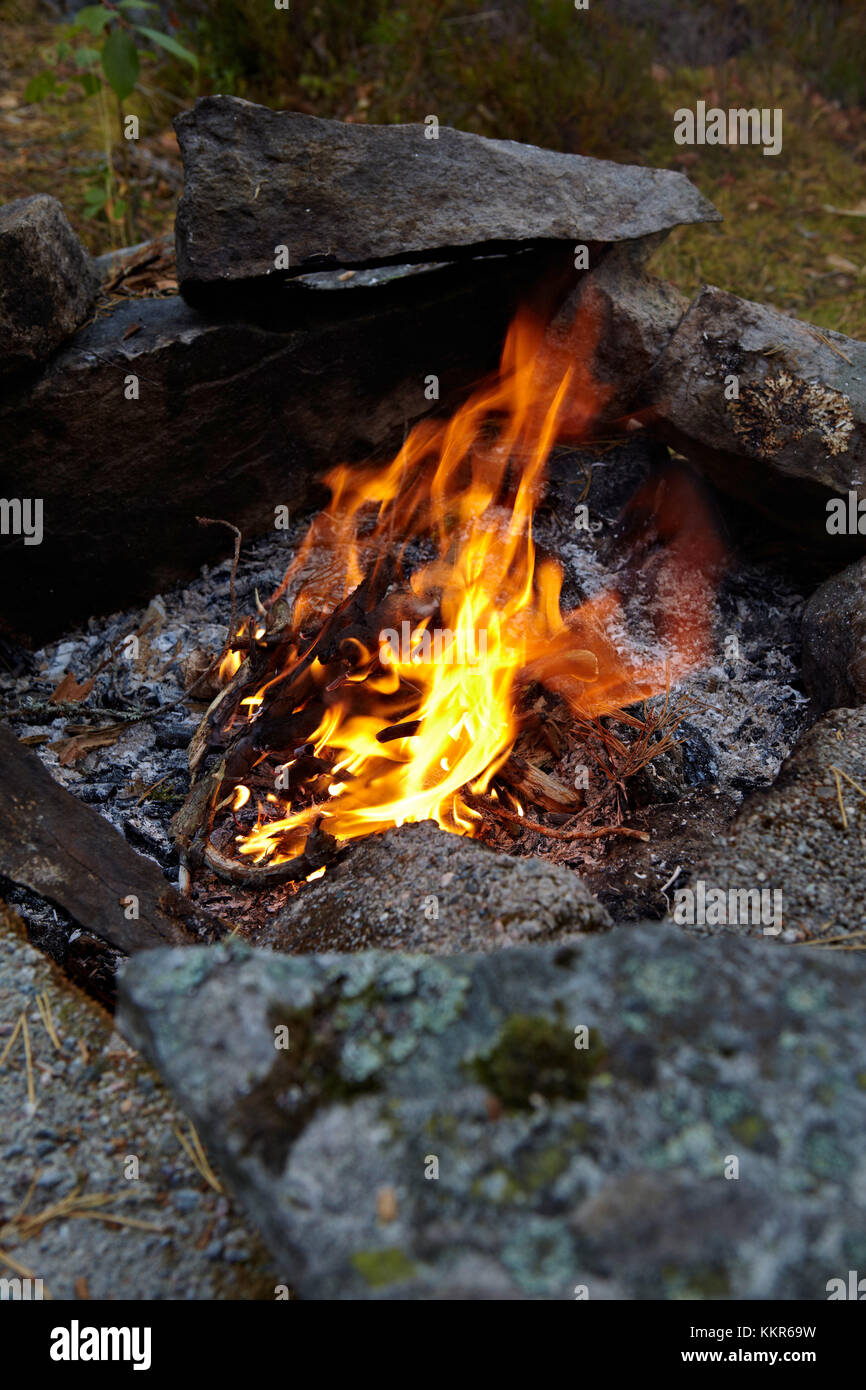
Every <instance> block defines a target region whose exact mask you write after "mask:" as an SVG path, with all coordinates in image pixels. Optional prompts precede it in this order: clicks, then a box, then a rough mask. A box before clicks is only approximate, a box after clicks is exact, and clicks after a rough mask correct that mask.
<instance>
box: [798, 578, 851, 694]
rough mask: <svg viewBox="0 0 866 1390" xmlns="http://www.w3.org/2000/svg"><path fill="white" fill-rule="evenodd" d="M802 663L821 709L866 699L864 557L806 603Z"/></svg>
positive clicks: (811, 690)
mask: <svg viewBox="0 0 866 1390" xmlns="http://www.w3.org/2000/svg"><path fill="white" fill-rule="evenodd" d="M802 664H803V682H804V684H805V686H806V689H807V690H808V692H809V694H810V695H811V696H812V699H813V700H814V701H815V704H816V705H817V707H818V708H819V709H820V710H828V709H836V708H838V707H839V706H843V705H844V706H849V707H852V706H857V705H862V704H866V560H858V561H857V563H856V564H853V565H849V566H848V568H847V569H845V570H843V571H842V572H841V574H835V575H833V577H832V578H831V579H828V580H827V581H826V583H824V584H822V585H821V587H820V588H819V589H818V590H816V592H815V593H814V594H813V595H812V597H811V599H810V600H809V602H808V603H807V605H806V610H805V612H804V614H803V657H802Z"/></svg>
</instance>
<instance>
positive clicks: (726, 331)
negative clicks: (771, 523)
mask: <svg viewBox="0 0 866 1390" xmlns="http://www.w3.org/2000/svg"><path fill="white" fill-rule="evenodd" d="M733 378H736V392H737V393H736V394H734V385H733V380H732V379H733ZM647 398H648V399H651V400H652V401H653V402H654V403H656V405H657V410H658V414H659V417H660V419H661V420H662V421H663V422H665V423H666V424H667V425H668V426H669V427H670V430H671V439H672V442H673V443H675V444H677V445H678V446H679V447H680V448H681V449H682V451H683V452H685V453H687V454H688V456H689V457H696V456H699V457H700V459H701V461H702V463H703V464H704V466H705V468H706V471H707V472H708V473H709V474H710V476H711V477H712V479H713V481H714V482H715V483H717V485H718V486H719V487H721V488H722V489H723V490H725V491H727V492H731V493H733V494H734V495H739V496H741V497H743V498H745V499H746V500H748V501H750V502H751V503H753V504H754V505H757V506H758V507H759V508H762V509H763V510H765V511H767V512H768V513H769V514H771V515H772V516H774V517H776V518H777V519H780V520H785V521H786V522H788V523H789V524H790V525H792V526H795V527H796V528H797V529H798V530H801V531H804V530H805V531H809V532H810V534H814V535H815V537H816V539H821V538H823V543H824V544H825V545H826V544H828V542H829V543H830V544H834V545H835V546H836V547H837V549H838V548H839V546H840V541H839V538H838V537H837V536H835V535H831V536H828V530H827V510H826V505H825V499H826V492H827V491H830V492H833V493H835V494H839V495H842V496H844V497H846V498H847V494H848V491H849V489H853V490H855V491H861V492H862V495H863V496H866V343H862V342H858V341H856V340H855V339H853V338H846V337H845V336H844V334H842V333H834V332H832V331H831V330H827V331H826V332H825V331H824V330H823V329H817V328H815V327H814V326H813V325H811V324H808V323H801V322H800V321H799V320H797V319H792V318H788V317H787V316H786V315H785V314H780V313H779V312H778V311H777V310H776V309H771V308H768V307H767V306H766V305H762V304H755V303H752V302H751V301H750V300H746V299H739V298H738V297H737V296H736V295H733V294H728V293H727V292H726V291H725V290H719V289H715V288H714V287H713V286H711V285H707V286H705V287H704V288H703V289H702V290H701V292H700V293H699V294H698V295H697V296H696V297H695V299H694V300H693V301H692V303H691V305H690V306H689V308H688V311H687V313H686V314H685V315H684V317H683V318H682V320H681V321H680V323H679V325H678V326H677V328H676V331H675V332H674V333H673V334H672V336H671V338H670V341H669V342H668V345H667V347H666V348H665V350H664V352H663V353H662V354H661V356H660V357H659V360H658V362H657V363H656V367H655V369H654V371H653V374H652V378H651V380H650V382H649V383H648V390H647ZM816 485H817V488H819V489H821V490H823V491H822V492H817V491H816ZM861 548H862V542H861Z"/></svg>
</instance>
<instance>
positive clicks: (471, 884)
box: [266, 821, 610, 952]
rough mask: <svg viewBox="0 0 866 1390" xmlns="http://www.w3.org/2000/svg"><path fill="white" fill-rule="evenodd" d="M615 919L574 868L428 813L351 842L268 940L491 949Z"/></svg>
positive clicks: (299, 947)
mask: <svg viewBox="0 0 866 1390" xmlns="http://www.w3.org/2000/svg"><path fill="white" fill-rule="evenodd" d="M609 926H610V918H609V916H608V914H607V912H606V911H605V909H604V908H603V907H602V906H601V904H600V903H598V902H596V900H595V898H593V896H592V894H591V893H590V892H589V890H588V889H587V888H586V887H584V885H583V883H582V882H581V880H580V879H579V877H578V876H577V874H576V873H574V872H573V871H572V870H571V869H567V868H562V867H561V866H559V865H557V864H549V863H548V862H547V861H546V860H544V859H512V858H510V857H509V856H508V855H506V854H497V853H496V852H495V851H493V850H491V849H488V848H487V846H485V845H483V844H482V843H481V842H480V841H478V840H469V839H467V838H466V837H465V836H462V835H449V834H447V833H446V831H444V830H440V829H439V827H438V826H437V825H435V824H434V823H433V822H432V821H425V822H424V823H423V824H422V825H405V826H402V827H401V828H400V829H397V830H386V831H385V833H384V834H382V835H368V836H366V837H365V838H364V839H362V840H358V841H357V842H356V843H355V844H353V845H351V846H350V847H349V849H348V850H347V852H346V854H345V856H344V858H343V859H342V861H341V862H340V863H338V864H336V865H334V866H333V867H332V868H329V869H328V871H327V873H326V874H325V876H324V878H322V879H320V880H318V881H317V882H315V883H311V884H309V885H308V886H307V887H306V888H304V889H303V890H302V892H300V893H299V894H298V895H297V897H295V898H293V899H292V900H291V902H290V903H289V905H288V907H286V908H285V910H284V911H283V912H281V913H280V915H279V917H278V918H277V919H276V922H275V923H274V926H273V927H272V928H270V929H269V930H268V934H267V938H266V939H267V942H268V944H269V945H273V946H275V947H276V948H277V949H279V950H282V951H302V952H306V951H318V952H322V951H361V950H365V949H369V948H370V947H387V948H389V949H392V950H401V951H430V952H453V951H490V950H495V949H496V948H497V947H500V946H513V945H515V944H518V943H526V942H530V941H532V942H540V941H560V940H563V939H565V938H567V937H569V936H571V935H574V934H575V933H578V932H584V931H598V930H600V929H602V928H605V927H609Z"/></svg>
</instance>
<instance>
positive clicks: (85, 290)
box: [0, 193, 99, 373]
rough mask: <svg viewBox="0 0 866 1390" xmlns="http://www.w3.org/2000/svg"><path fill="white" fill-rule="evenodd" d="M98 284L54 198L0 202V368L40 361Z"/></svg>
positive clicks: (83, 313) (76, 320)
mask: <svg viewBox="0 0 866 1390" xmlns="http://www.w3.org/2000/svg"><path fill="white" fill-rule="evenodd" d="M98 288H99V275H98V274H97V272H96V271H95V269H94V267H93V263H92V261H91V259H90V257H89V256H88V254H87V252H86V251H85V249H84V247H83V246H82V245H81V242H80V241H79V240H78V237H77V236H76V235H75V233H74V231H73V230H72V228H71V227H70V225H69V223H68V221H67V219H66V214H65V213H64V211H63V208H62V207H61V206H60V204H59V203H58V201H57V199H56V198H50V197H49V196H48V195H47V194H45V193H39V194H36V195H35V196H34V197H32V198H18V199H16V201H15V202H12V203H6V204H5V205H4V206H3V207H0V373H9V372H15V371H20V370H22V369H24V368H26V367H31V366H34V365H35V364H38V363H39V362H42V361H44V359H45V358H46V357H48V356H49V355H50V353H52V352H53V351H54V349H55V348H56V347H57V345H58V344H59V343H62V342H63V340H64V338H68V337H69V336H70V334H72V333H74V332H75V330H76V328H78V327H79V325H80V324H82V323H83V322H84V320H85V319H86V318H87V315H88V313H89V312H90V308H91V305H92V304H93V301H94V299H95V298H96V293H97V290H98Z"/></svg>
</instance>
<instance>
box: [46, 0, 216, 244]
mask: <svg viewBox="0 0 866 1390" xmlns="http://www.w3.org/2000/svg"><path fill="white" fill-rule="evenodd" d="M148 10H158V6H157V5H154V4H152V3H150V0H103V3H101V4H98V5H85V6H84V8H83V9H81V10H79V11H78V13H77V14H76V15H75V18H74V19H73V21H72V23H71V24H69V25H63V26H61V27H60V35H59V38H58V42H57V45H56V49H55V53H54V66H53V67H51V68H48V69H46V70H45V71H44V72H40V73H37V74H36V76H35V77H32V78H31V79H30V82H29V83H28V85H27V88H26V91H25V93H24V98H25V100H26V101H29V102H37V101H44V100H45V99H46V98H48V97H52V96H61V95H62V94H63V93H64V92H66V91H68V90H69V88H70V86H71V85H72V84H74V83H77V84H78V85H79V86H80V87H81V88H82V90H83V92H84V95H85V96H86V97H93V98H98V99H99V100H100V102H101V104H102V114H103V122H102V125H103V134H104V140H105V160H104V176H103V179H102V181H101V183H99V184H94V185H92V186H91V187H89V188H87V189H86V190H85V193H84V204H85V212H84V215H85V217H88V218H91V217H97V216H100V215H102V216H104V217H106V219H107V220H108V221H109V222H110V223H115V224H119V225H121V226H122V227H123V230H124V233H125V234H126V236H127V239H128V240H132V239H133V228H132V218H131V214H130V204H129V199H128V197H121V196H120V194H121V192H127V193H128V192H129V189H130V176H129V151H128V144H127V138H126V131H125V129H124V120H125V111H124V102H126V101H127V100H128V99H129V97H130V96H132V93H133V92H134V91H135V89H136V86H137V84H138V78H139V72H140V69H141V54H142V52H145V51H150V52H151V53H153V51H154V49H156V50H162V51H163V52H165V53H169V54H171V56H172V57H173V58H177V59H179V60H180V61H181V62H184V63H188V64H189V65H190V66H191V67H192V68H194V69H197V68H198V58H197V57H196V55H195V54H194V53H192V52H190V50H189V49H188V48H185V47H184V46H183V44H181V43H179V42H178V40H177V39H176V38H174V37H173V35H171V34H165V33H162V32H160V31H159V30H158V29H153V28H151V27H150V26H149V25H147V24H141V23H139V22H138V16H139V15H142V14H144V12H146V11H148ZM97 44H98V45H99V46H98V47H97ZM111 97H113V99H114V104H115V107H116V113H117V118H118V135H117V137H114V136H113V135H112V131H111V121H110V119H109V106H110V98H111ZM116 138H117V139H119V140H120V148H121V150H122V151H123V166H124V175H125V177H124V188H123V189H121V188H120V186H119V183H118V179H117V177H116V175H115V170H114V159H113V152H114V145H115V139H116Z"/></svg>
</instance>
